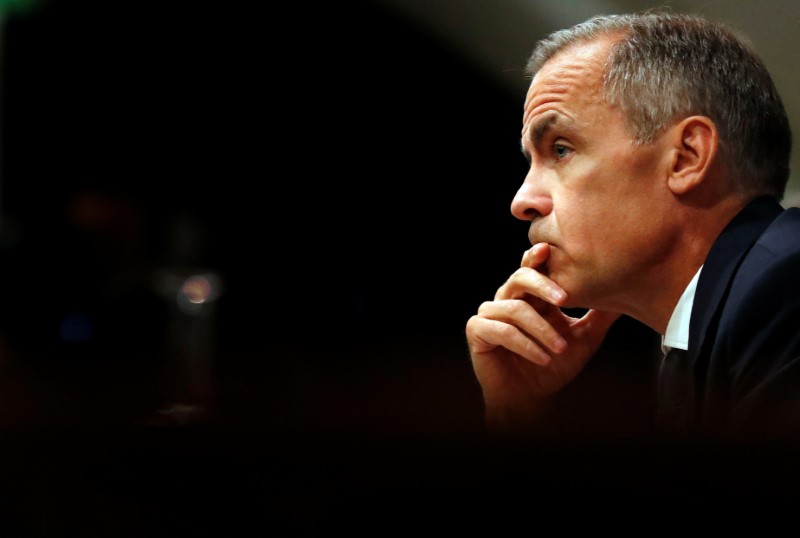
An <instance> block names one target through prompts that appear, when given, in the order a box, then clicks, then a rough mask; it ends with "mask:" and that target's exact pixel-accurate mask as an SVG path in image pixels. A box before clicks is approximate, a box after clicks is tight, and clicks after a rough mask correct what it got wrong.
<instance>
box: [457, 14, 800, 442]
mask: <svg viewBox="0 0 800 538" xmlns="http://www.w3.org/2000/svg"><path fill="white" fill-rule="evenodd" d="M529 73H530V74H531V75H533V79H532V83H531V86H530V89H529V91H528V95H527V98H526V101H525V107H524V117H523V127H522V149H523V153H524V154H525V155H526V157H527V158H528V159H529V161H530V169H529V172H528V174H527V176H526V178H525V180H524V182H523V184H522V186H521V187H520V189H519V191H518V192H517V194H516V196H515V197H514V200H513V202H512V206H511V211H512V213H513V214H514V216H516V217H517V218H519V219H523V220H527V221H530V223H531V225H530V232H529V238H530V242H531V244H532V245H533V246H532V248H531V249H529V250H528V251H527V252H525V253H524V255H523V257H522V263H521V266H520V268H519V269H518V270H517V271H516V272H515V273H514V274H513V275H511V277H510V278H509V279H508V280H507V281H506V282H505V283H504V284H503V285H502V286H501V287H500V288H499V289H498V291H497V293H496V295H495V297H494V300H493V301H488V302H486V303H484V304H482V305H481V306H480V308H479V310H478V313H477V315H475V316H473V317H472V318H470V320H469V321H468V323H467V328H466V329H467V340H468V344H469V348H470V353H471V357H472V362H473V367H474V370H475V374H476V376H477V378H478V380H479V382H480V384H481V387H482V391H483V396H484V401H485V406H486V418H487V421H488V424H489V425H490V426H491V427H493V428H495V429H499V430H509V429H516V428H520V427H525V426H527V425H529V424H533V423H535V421H536V418H537V415H539V414H541V413H544V412H545V410H546V409H547V407H548V402H549V401H551V400H552V396H553V395H554V394H555V393H557V392H558V391H559V390H561V389H562V388H563V387H565V386H566V385H567V384H568V383H570V382H571V381H572V380H573V379H574V378H575V377H576V376H577V375H578V374H579V373H580V372H581V371H582V369H583V368H584V366H585V365H586V363H587V361H588V360H589V359H590V358H591V357H592V355H593V354H595V352H596V351H597V350H598V348H599V346H600V345H601V343H602V342H603V340H604V338H605V336H606V333H607V331H608V330H609V328H610V327H611V325H612V324H613V323H614V322H615V320H616V319H617V318H618V317H619V316H620V315H621V314H625V315H628V316H631V317H633V318H635V319H637V320H639V321H641V322H642V323H644V324H645V325H647V326H649V327H651V328H653V329H654V330H656V331H657V332H658V333H660V334H661V335H662V337H663V340H662V342H663V345H662V349H663V350H664V353H665V356H664V360H663V363H662V364H661V370H660V373H659V386H658V417H657V422H658V427H659V428H661V430H662V431H664V432H665V433H666V434H669V435H672V434H677V435H684V434H696V433H699V434H702V435H714V436H716V435H723V436H726V438H727V436H729V435H735V436H741V435H747V436H750V435H757V436H760V438H763V436H772V437H774V438H779V439H793V438H794V437H795V436H796V435H797V434H798V432H800V364H798V363H800V284H799V283H798V282H800V279H798V278H797V276H798V275H800V211H798V210H793V209H792V210H787V211H784V210H783V208H782V207H781V206H780V205H779V203H778V202H779V200H780V199H781V198H782V196H783V192H784V189H785V186H786V182H787V179H788V173H789V167H788V162H789V153H790V148H791V132H790V129H789V125H788V120H787V118H786V114H785V111H784V108H783V105H782V103H781V99H780V97H779V96H778V93H777V91H776V89H775V87H774V84H773V82H772V80H771V78H770V75H769V73H768V72H767V70H766V68H765V67H764V65H763V64H762V62H761V61H760V60H759V58H758V57H757V56H756V54H755V53H754V52H753V51H752V50H751V49H750V48H749V46H748V45H747V44H745V43H743V42H742V41H741V40H740V39H739V38H737V37H736V35H735V34H734V33H733V32H732V31H730V30H729V29H727V28H726V27H724V26H721V25H717V24H714V23H711V22H709V21H706V20H704V19H702V18H698V17H693V16H686V15H677V14H664V13H648V14H639V15H623V16H609V17H595V18H593V19H590V20H589V21H586V22H585V23H582V24H579V25H577V26H575V27H573V28H571V29H567V30H562V31H559V32H556V33H554V34H552V35H551V36H549V37H548V38H546V39H544V40H542V41H541V42H539V43H538V45H537V46H536V49H535V50H534V52H533V55H532V57H531V60H530V63H529ZM563 307H581V308H586V309H589V310H588V312H587V313H586V314H585V315H583V316H582V317H580V318H572V317H569V316H567V315H566V314H565V313H564V312H563V311H562V308H563ZM682 350H685V351H682Z"/></svg>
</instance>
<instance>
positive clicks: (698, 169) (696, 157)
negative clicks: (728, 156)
mask: <svg viewBox="0 0 800 538" xmlns="http://www.w3.org/2000/svg"><path fill="white" fill-rule="evenodd" d="M671 131H672V133H673V140H672V142H673V145H672V147H673V149H674V151H675V153H674V155H675V157H674V159H673V162H672V169H671V170H670V177H669V188H670V190H671V191H672V192H673V193H675V194H677V195H682V194H686V193H688V192H689V191H691V190H693V189H695V188H697V187H698V186H699V185H700V184H701V183H702V182H703V181H704V180H705V179H706V177H707V176H708V175H709V172H710V170H711V165H712V164H713V163H714V159H715V157H716V155H717V149H718V146H719V136H718V133H717V126H716V125H714V122H713V121H712V120H711V118H708V117H706V116H691V117H689V118H685V119H684V120H682V121H681V122H680V123H678V124H677V125H675V126H674V127H673V128H672V129H671Z"/></svg>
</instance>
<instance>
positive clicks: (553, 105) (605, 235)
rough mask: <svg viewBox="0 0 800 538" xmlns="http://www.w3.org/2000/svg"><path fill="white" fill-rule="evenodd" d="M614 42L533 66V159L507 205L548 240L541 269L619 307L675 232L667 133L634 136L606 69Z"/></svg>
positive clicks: (582, 302) (525, 138)
mask: <svg viewBox="0 0 800 538" xmlns="http://www.w3.org/2000/svg"><path fill="white" fill-rule="evenodd" d="M611 45H612V42H611V41H610V40H599V41H594V42H589V43H581V44H578V45H574V46H572V47H570V48H568V49H566V50H564V51H561V52H560V53H558V54H557V55H556V56H554V57H553V58H551V59H550V60H548V61H547V62H546V63H545V64H544V66H543V67H542V68H541V69H540V70H539V71H538V72H537V73H536V75H535V77H534V78H533V81H532V83H531V86H530V89H529V90H528V95H527V98H526V101H525V110H524V117H523V128H522V148H523V152H524V153H525V154H526V156H527V157H528V158H529V160H530V168H529V170H528V174H527V176H526V177H525V180H524V182H523V184H522V186H521V187H520V189H519V191H518V192H517V193H516V196H515V197H514V200H513V202H512V205H511V212H512V213H513V214H514V216H516V217H517V218H519V219H523V220H528V221H530V222H531V226H530V232H529V237H530V241H531V243H532V244H536V243H540V242H546V243H549V244H550V256H549V258H548V260H547V263H546V266H545V267H543V268H542V270H543V272H545V273H547V274H548V275H549V276H550V278H552V279H553V280H554V281H555V282H557V283H558V284H559V285H560V286H561V287H563V288H564V289H565V290H566V291H567V293H568V294H569V306H576V307H586V308H603V309H607V310H614V309H617V310H616V311H622V310H620V309H619V308H620V305H622V304H624V303H625V301H626V297H627V296H628V295H629V294H630V293H631V290H633V289H635V288H636V287H637V286H643V285H648V283H647V282H646V279H647V275H648V274H650V273H649V270H650V269H651V268H652V267H655V266H656V265H657V264H659V263H660V262H661V261H662V260H663V256H664V254H665V249H668V248H669V244H670V243H669V242H670V241H672V240H674V236H672V235H671V231H670V226H669V224H668V221H669V219H668V218H667V217H668V216H667V215H666V213H665V212H666V211H667V210H668V208H669V201H668V199H669V197H671V196H672V194H671V193H670V191H669V188H668V185H667V183H668V181H667V179H668V171H669V169H670V164H671V163H670V159H672V158H673V156H672V155H671V154H670V152H669V151H667V148H668V146H667V142H666V141H665V137H664V136H661V137H659V138H657V139H656V140H654V141H653V142H652V143H648V144H640V143H638V142H637V141H636V140H635V138H634V137H633V135H632V134H631V132H630V129H629V128H628V126H627V124H626V120H625V116H624V114H623V112H622V111H620V110H619V109H616V108H614V107H612V106H611V105H609V104H608V102H607V101H606V99H605V94H604V88H603V68H604V63H605V61H606V59H607V58H608V54H609V51H610V47H611Z"/></svg>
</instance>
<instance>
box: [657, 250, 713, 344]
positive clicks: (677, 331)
mask: <svg viewBox="0 0 800 538" xmlns="http://www.w3.org/2000/svg"><path fill="white" fill-rule="evenodd" d="M702 270H703V266H702V265H701V266H700V269H698V270H697V272H696V273H695V274H694V277H692V280H691V282H689V285H688V286H686V289H685V290H683V295H681V298H680V299H678V304H676V305H675V310H673V311H672V317H670V318H669V323H668V324H667V332H666V333H665V334H663V335H662V336H661V351H663V352H664V354H665V355H666V354H667V352H668V351H669V350H670V349H672V348H675V347H676V348H678V349H689V321H690V320H691V317H692V305H693V304H694V293H695V291H696V290H697V281H698V279H699V278H700V271H702Z"/></svg>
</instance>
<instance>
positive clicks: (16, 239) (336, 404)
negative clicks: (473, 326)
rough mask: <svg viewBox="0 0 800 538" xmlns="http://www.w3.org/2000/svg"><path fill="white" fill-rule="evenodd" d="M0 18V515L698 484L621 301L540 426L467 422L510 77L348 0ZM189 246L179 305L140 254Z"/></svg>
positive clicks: (124, 517)
mask: <svg viewBox="0 0 800 538" xmlns="http://www.w3.org/2000/svg"><path fill="white" fill-rule="evenodd" d="M334 4H335V6H334ZM3 31H4V33H3V42H2V51H3V52H2V54H3V57H2V62H3V64H2V66H3V69H2V108H1V109H0V110H1V111H0V117H2V167H1V168H0V170H1V171H2V190H1V191H0V194H1V195H2V207H1V209H2V212H3V215H4V220H3V227H2V234H1V238H2V241H3V262H2V264H0V275H1V276H2V280H1V281H0V286H1V287H2V294H0V297H2V300H0V316H1V317H0V319H1V320H2V326H1V327H0V333H1V334H2V363H1V364H0V368H1V369H2V373H3V376H2V379H0V421H2V426H3V437H4V439H5V447H6V449H5V450H6V454H5V462H6V465H5V466H4V467H3V473H4V477H5V478H6V480H5V484H6V486H5V489H4V490H3V492H2V495H3V496H4V497H3V499H5V502H4V503H3V505H4V506H5V511H6V513H7V516H6V517H5V519H4V521H5V523H4V525H6V527H7V528H8V529H9V531H8V532H9V535H17V536H62V535H64V536H84V535H86V536H116V535H125V536H127V535H131V536H142V535H146V536H184V535H193V536H198V535H215V536H217V535H243V534H247V535H252V534H256V535H262V534H264V535H271V534H278V535H296V534H316V533H317V532H320V533H322V532H328V531H330V530H334V529H336V530H339V529H340V530H347V531H354V530H355V531H361V530H363V531H366V532H381V533H385V532H391V531H394V530H398V531H403V532H411V531H416V530H419V529H420V528H424V526H425V525H427V526H428V527H431V528H435V529H438V530H440V531H453V530H462V529H463V530H467V529H476V528H482V529H485V530H497V529H498V528H499V529H503V528H509V529H510V528H511V527H515V526H517V525H520V524H523V523H525V522H526V521H527V518H528V516H529V514H530V512H529V510H531V509H532V507H538V510H539V511H544V512H547V513H548V514H559V515H563V514H566V513H568V512H569V510H568V509H567V506H573V507H574V506H579V507H581V510H582V511H583V513H584V514H587V513H588V514H592V515H593V516H592V517H596V518H599V519H592V518H591V517H590V518H589V519H590V520H591V521H594V522H595V523H596V524H604V525H605V524H608V525H612V524H614V519H613V517H611V516H610V514H612V513H613V509H615V507H617V506H618V505H620V504H622V505H624V506H626V507H627V508H628V509H636V510H638V511H639V512H641V513H651V511H653V512H652V513H655V512H654V511H655V507H656V506H657V505H658V502H659V501H661V500H662V499H663V498H665V497H668V496H671V495H674V494H675V492H676V491H679V492H685V491H691V495H690V497H691V499H693V501H692V502H693V503H694V505H696V506H697V507H698V511H700V510H706V511H708V509H709V507H716V506H717V505H718V504H717V503H716V500H717V499H718V498H719V495H721V493H720V490H721V489H723V488H717V487H716V486H717V485H718V484H717V482H714V481H713V480H712V479H713V478H714V477H716V475H715V474H714V472H715V471H714V470H713V469H717V467H712V470H711V471H708V472H705V473H704V474H702V475H701V476H700V477H698V475H697V474H696V473H694V472H693V471H694V470H695V467H692V466H690V467H689V468H690V469H691V470H692V472H688V471H687V464H686V462H687V461H689V459H688V458H686V459H681V458H680V457H678V458H677V459H676V460H675V463H672V464H670V465H666V466H651V465H650V463H651V461H650V459H651V458H655V457H658V456H661V455H662V453H661V452H658V451H657V452H655V453H654V452H653V451H652V446H651V445H650V444H649V443H650V438H649V434H650V430H649V428H650V423H651V417H652V411H653V410H652V389H653V381H654V365H655V354H654V352H655V351H656V350H657V338H656V335H654V334H653V333H652V331H650V330H649V329H646V328H644V327H642V326H641V325H639V324H638V323H636V322H634V321H632V320H628V319H623V320H621V322H620V323H619V324H618V326H616V327H615V328H614V329H613V330H612V333H611V335H610V337H609V340H608V342H607V345H606V346H605V347H604V349H603V350H602V352H601V353H600V354H599V355H598V357H597V358H596V359H595V360H594V361H593V362H592V363H591V364H590V366H589V368H588V369H587V371H586V372H585V374H584V375H582V376H581V378H579V379H578V380H577V381H576V383H575V384H574V385H573V386H571V387H570V388H569V389H568V390H567V391H565V393H564V394H563V395H562V396H561V403H560V407H559V412H558V413H557V414H556V415H555V416H554V417H553V418H552V420H551V422H550V423H549V424H548V425H547V426H546V427H544V429H543V430H542V431H541V432H539V433H537V434H536V435H535V436H534V437H533V438H530V437H525V438H522V439H517V438H514V439H507V438H497V437H494V436H491V435H488V434H487V433H486V432H485V431H484V427H483V422H482V404H481V396H480V387H479V386H478V384H477V381H476V380H475V379H474V377H473V375H472V370H471V365H470V362H469V355H468V352H467V349H466V342H465V338H464V326H465V324H466V321H467V319H468V318H469V316H470V315H472V314H473V313H474V312H475V311H476V310H477V307H478V305H479V304H480V303H481V302H482V301H484V300H487V299H490V298H491V297H492V296H493V294H494V291H495V289H496V288H497V287H498V286H499V285H500V284H502V282H503V281H504V280H505V278H506V277H507V276H508V275H509V274H510V273H511V272H512V271H513V270H514V268H515V267H516V266H517V265H518V263H519V259H520V257H521V254H522V252H523V251H524V250H525V249H526V248H527V247H528V246H529V245H528V244H527V238H526V230H527V227H526V225H525V223H523V222H519V221H515V220H514V219H513V217H512V216H511V214H510V212H509V205H510V202H511V198H512V197H513V194H514V192H515V190H516V188H517V187H518V185H519V183H520V182H521V181H522V178H523V177H524V174H525V161H524V159H523V157H522V156H521V154H520V152H519V125H520V118H519V115H520V112H521V107H522V100H523V98H524V95H514V94H512V93H510V92H509V91H508V90H507V89H505V88H501V87H500V86H498V85H497V83H496V82H494V81H492V80H489V79H488V78H487V77H486V76H485V75H484V74H483V73H482V72H480V71H479V70H478V69H477V68H476V67H475V66H473V65H472V64H471V63H470V62H469V61H467V59H466V58H464V57H462V56H461V55H460V54H459V53H457V52H456V51H454V50H452V49H450V48H449V47H448V46H447V45H446V44H445V43H444V42H443V41H441V40H439V39H437V38H436V37H434V36H433V35H432V34H430V33H428V32H426V31H423V30H421V29H420V28H418V27H417V26H415V25H414V24H412V23H411V22H410V21H408V20H406V19H404V18H402V17H399V16H398V15H396V14H394V13H391V12H388V11H385V10H384V9H383V8H380V7H378V6H376V5H374V4H372V3H369V2H346V3H344V4H340V3H326V2H310V3H309V2H305V3H302V4H293V3H287V4H274V5H273V4H270V5H269V6H268V7H267V6H265V5H257V4H256V3H245V2H231V3H221V2H205V1H199V2H197V1H195V2H169V3H157V4H155V3H154V4H142V3H133V2H101V1H99V0H73V1H70V2H66V1H56V0H51V1H43V2H39V3H38V4H35V5H34V8H33V9H29V10H23V11H16V12H11V13H10V14H9V15H8V16H7V18H6V20H5V26H4V30H3ZM539 37H541V36H531V47H532V46H533V43H534V41H535V39H537V38H539ZM520 76H523V75H522V73H521V72H520ZM610 217H611V216H610ZM600 224H601V223H599V225H600ZM209 272H210V273H214V274H215V275H217V276H218V277H219V279H220V282H221V288H220V289H221V292H220V296H219V298H218V299H217V300H216V301H214V302H213V303H212V304H207V305H204V306H203V309H202V310H201V312H200V313H198V314H195V315H190V314H186V313H182V312H181V311H180V310H178V309H177V306H176V302H175V297H176V295H175V293H176V290H175V289H174V285H173V284H170V282H172V281H171V280H170V278H172V279H173V280H175V279H177V281H180V280H181V279H182V278H185V277H186V276H188V275H192V274H206V273H209ZM170 285H172V286H173V287H170ZM198 371H199V372H200V374H198ZM678 453H679V454H680V452H678ZM693 457H694V454H693ZM691 461H694V459H692V460H691ZM703 461H704V462H712V463H715V464H716V465H719V466H720V467H724V466H725V465H727V463H724V464H720V463H719V462H718V460H717V459H715V458H713V457H709V458H708V460H703ZM725 461H726V462H727V461H728V460H725ZM676 473H677V474H676ZM709 477H711V478H709ZM738 479H739V480H740V481H739V482H737V484H739V485H741V484H751V482H748V481H747V480H746V477H745V478H743V477H742V476H739V477H738ZM712 485H713V486H714V487H711V486H712ZM724 485H725V487H726V488H727V487H728V486H730V484H729V483H728V482H724ZM741 491H742V490H741V489H736V488H733V489H728V490H726V492H725V494H724V498H725V499H728V498H729V497H730V496H734V495H738V494H740V493H741ZM567 498H568V499H569V500H570V503H569V504H564V502H562V501H563V500H564V499H567ZM759 499H761V498H760V497H759ZM765 499H767V500H768V501H769V502H774V501H775V499H773V497H770V496H767V497H765ZM694 505H693V506H694ZM570 510H571V509H570ZM587 517H588V516H587Z"/></svg>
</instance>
